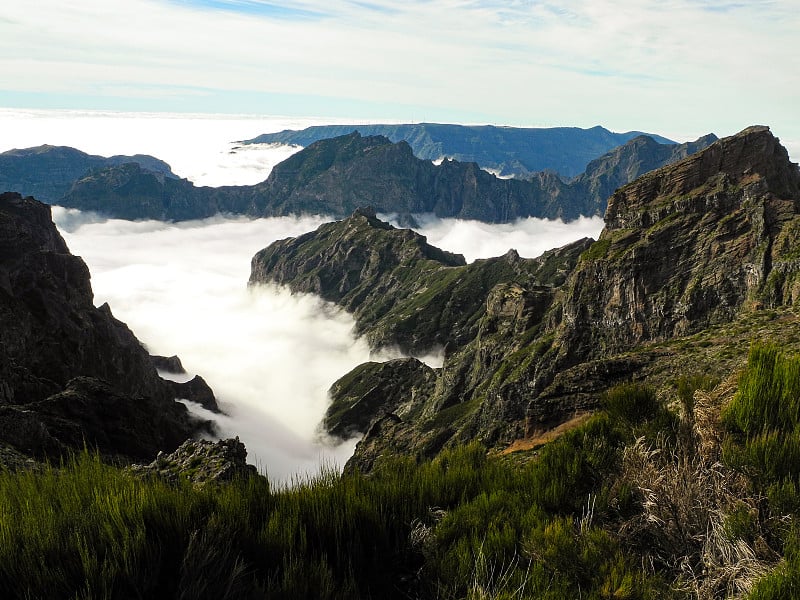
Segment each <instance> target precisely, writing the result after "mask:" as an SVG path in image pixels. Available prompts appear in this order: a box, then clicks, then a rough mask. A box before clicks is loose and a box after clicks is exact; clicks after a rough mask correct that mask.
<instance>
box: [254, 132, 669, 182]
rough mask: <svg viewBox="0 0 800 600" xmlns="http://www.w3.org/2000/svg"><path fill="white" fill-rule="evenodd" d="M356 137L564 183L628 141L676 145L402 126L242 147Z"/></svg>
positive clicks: (267, 138)
mask: <svg viewBox="0 0 800 600" xmlns="http://www.w3.org/2000/svg"><path fill="white" fill-rule="evenodd" d="M354 131H358V132H359V133H360V134H361V135H363V136H373V135H380V136H383V137H385V138H388V139H389V140H391V141H392V142H401V141H405V142H408V144H409V145H410V146H411V149H412V150H413V151H414V156H416V157H417V158H422V159H425V160H438V159H441V158H445V157H446V158H452V159H455V160H457V161H459V162H475V163H478V164H479V165H480V166H481V167H482V168H484V169H489V170H491V171H493V172H496V173H497V174H499V175H501V176H515V177H521V178H527V177H529V176H530V175H532V174H534V173H535V172H537V171H556V172H557V173H559V174H560V175H561V176H563V177H566V178H571V177H575V176H576V175H579V174H581V173H583V172H584V171H585V170H586V167H587V165H588V164H589V162H590V161H592V160H594V159H595V158H597V157H598V156H600V155H602V154H605V153H606V152H608V151H610V150H612V149H614V148H616V147H617V146H621V145H622V144H625V143H626V142H629V141H630V140H632V139H634V138H636V137H639V136H641V135H646V136H648V137H651V138H652V139H654V140H655V141H657V142H658V143H660V144H674V143H675V142H673V141H672V140H669V139H667V138H665V137H662V136H660V135H654V134H652V133H644V132H641V131H628V132H626V133H614V132H611V131H609V130H608V129H605V128H603V127H600V126H599V125H598V126H597V127H592V128H591V129H581V128H579V127H546V128H545V127H495V126H494V125H450V124H442V123H416V124H403V125H377V124H374V125H315V126H313V127H307V128H306V129H302V130H299V131H298V130H292V129H286V130H284V131H280V132H278V133H265V134H263V135H259V136H258V137H255V138H253V139H250V140H244V141H242V142H241V143H242V144H288V145H297V146H304V147H305V146H310V145H311V144H313V143H314V142H317V141H319V140H323V139H328V138H333V137H340V136H343V135H348V134H350V133H353V132H354Z"/></svg>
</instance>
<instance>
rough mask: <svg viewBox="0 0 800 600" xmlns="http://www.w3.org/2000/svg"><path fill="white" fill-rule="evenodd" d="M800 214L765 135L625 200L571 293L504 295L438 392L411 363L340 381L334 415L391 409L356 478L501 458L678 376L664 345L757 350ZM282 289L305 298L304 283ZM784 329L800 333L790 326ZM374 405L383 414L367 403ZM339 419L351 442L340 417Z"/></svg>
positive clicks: (529, 288)
mask: <svg viewBox="0 0 800 600" xmlns="http://www.w3.org/2000/svg"><path fill="white" fill-rule="evenodd" d="M799 206H800V171H799V170H798V168H797V165H795V164H794V163H791V162H789V158H788V154H787V153H786V151H785V149H784V148H783V147H782V146H780V143H779V142H778V140H777V139H776V138H775V137H774V136H773V135H772V134H771V132H770V131H769V129H768V128H765V127H754V128H748V129H746V130H744V131H743V132H741V133H739V134H737V135H735V136H730V137H728V138H724V139H722V140H720V141H718V142H716V143H715V144H713V145H711V146H709V147H708V148H707V149H705V150H703V151H701V152H699V153H697V154H694V155H692V156H689V157H688V158H685V159H683V160H681V161H679V162H677V163H674V164H673V165H670V166H667V167H663V168H661V169H659V170H657V171H654V172H652V173H650V174H648V175H645V176H643V177H640V178H639V179H637V180H636V181H634V182H632V183H631V184H628V185H627V186H624V187H622V188H621V189H620V190H618V191H617V192H616V193H615V194H614V195H613V196H612V199H611V200H610V204H609V209H608V211H607V213H606V224H607V225H606V228H605V229H604V231H603V233H602V234H601V235H600V239H599V240H598V241H597V242H594V243H593V244H591V245H589V244H586V245H585V246H584V247H583V248H581V252H580V253H579V254H578V256H576V257H575V259H574V261H573V262H572V265H573V266H572V268H570V269H568V270H567V274H565V276H564V278H563V279H562V282H561V283H560V284H559V285H556V286H551V287H550V288H547V289H545V290H542V289H540V288H538V287H536V286H535V285H531V282H530V281H529V282H525V281H517V277H516V276H511V277H509V276H506V278H505V279H502V278H501V279H499V280H494V281H492V282H491V283H492V285H493V287H492V288H491V290H490V291H489V292H488V295H486V296H485V300H484V302H485V311H483V312H481V313H480V316H479V318H478V319H476V321H475V322H474V328H472V329H470V334H469V335H467V336H465V337H463V338H462V339H460V340H459V341H458V343H456V344H451V345H449V346H446V352H445V359H444V365H443V367H442V368H441V369H438V370H436V371H435V383H433V384H431V383H430V382H429V381H428V379H429V378H430V377H431V374H430V372H428V371H426V370H424V369H423V370H420V369H405V368H400V366H399V365H398V368H394V369H386V368H366V367H364V368H363V369H362V371H360V375H359V376H358V377H352V376H349V375H346V376H344V377H343V378H342V380H340V381H339V382H337V384H334V387H333V388H332V393H333V405H332V406H342V403H343V402H344V403H345V404H348V403H349V404H350V405H356V404H358V403H359V402H360V400H359V399H360V397H361V395H363V394H365V393H367V392H368V391H369V390H370V389H373V388H375V389H382V390H383V396H384V397H385V398H387V399H388V400H387V403H384V404H380V403H379V404H378V408H376V409H374V411H375V412H373V413H372V415H371V416H372V419H371V421H370V422H371V425H370V426H369V427H368V428H367V431H366V436H365V437H364V439H363V440H362V441H361V442H360V444H359V446H358V447H357V450H356V453H355V455H354V458H353V459H352V460H351V462H350V463H348V464H349V465H350V468H359V469H361V470H369V469H370V468H371V465H372V464H373V463H374V460H375V459H376V458H377V457H378V456H380V455H382V454H386V453H389V454H391V453H393V452H410V453H412V454H422V455H424V456H432V455H434V454H436V453H437V452H438V451H439V450H440V449H441V448H444V447H447V446H448V445H453V444H458V443H460V442H464V441H466V440H471V439H476V438H477V439H480V440H481V441H482V442H483V443H484V444H486V445H488V446H489V447H490V448H495V449H502V448H504V447H505V446H507V445H508V444H510V443H511V442H512V441H514V440H515V439H520V438H524V437H526V436H530V435H532V433H533V432H536V431H541V430H542V429H543V428H544V429H547V428H548V427H552V426H555V425H558V424H559V423H560V422H563V421H564V420H566V419H567V418H569V417H570V416H571V415H573V414H574V413H575V411H583V410H591V409H592V408H593V407H596V406H597V402H598V399H599V397H600V395H601V393H602V391H603V390H605V389H608V387H609V386H610V385H612V384H614V383H618V382H620V381H625V380H628V379H630V378H631V377H641V376H642V374H644V373H650V374H653V373H658V372H662V373H663V372H664V369H667V368H668V367H666V365H669V364H672V363H671V361H673V357H672V355H671V354H670V353H669V351H666V352H665V350H664V349H663V348H664V346H663V345H664V344H666V345H667V347H672V346H671V345H672V344H684V343H686V342H685V341H682V340H686V339H687V338H692V336H695V335H699V334H701V333H702V332H704V331H720V330H721V331H725V330H726V328H727V329H731V330H732V331H737V332H738V333H736V336H738V337H735V336H734V337H735V339H736V340H737V341H738V340H741V339H747V338H746V336H747V335H748V332H747V330H746V329H741V328H740V327H739V325H738V323H744V322H747V320H748V319H762V315H764V314H766V313H765V312H764V311H763V310H762V309H763V308H765V307H767V308H770V309H774V310H784V309H785V307H787V306H792V305H793V304H794V303H795V301H796V300H797V299H798V298H800V266H798V262H797V260H796V259H795V258H793V257H794V256H795V254H794V253H796V250H795V249H796V248H797V247H798V244H800V212H799V211H798V207H799ZM342 223H345V222H342ZM338 226H339V227H342V228H344V227H347V224H346V223H345V224H344V225H341V224H339V225H338ZM328 227H329V228H335V227H337V225H329V226H328ZM381 227H382V229H381V231H383V232H384V234H386V233H387V232H388V233H391V231H390V230H388V229H387V228H385V227H383V226H381ZM306 240H307V241H310V240H313V236H307V237H306ZM371 244H372V245H374V244H375V241H374V240H373V241H372V242H371ZM282 249H283V257H282V260H283V264H284V265H285V264H286V263H291V262H292V260H293V257H292V255H291V253H290V252H288V247H286V246H285V245H284V246H282ZM254 264H255V261H254ZM332 264H335V263H332ZM357 272H361V273H365V272H364V271H359V269H357V268H355V269H354V270H353V271H352V273H353V276H355V273H357ZM369 273H371V274H372V275H371V277H373V276H374V271H370V272H369ZM365 274H366V273H365ZM258 276H259V278H263V279H268V278H269V277H270V273H269V272H268V271H266V272H265V271H261V272H259V275H258ZM326 276H327V277H334V278H335V274H333V273H329V274H327V275H326ZM278 279H280V276H279V277H278ZM395 280H396V279H395ZM410 280H411V281H415V282H416V281H417V280H416V279H414V278H413V277H411V278H410ZM356 281H358V279H356ZM282 282H283V283H287V284H289V285H291V278H289V279H288V280H287V279H283V280H282ZM371 282H373V283H374V281H373V279H371V278H366V279H364V280H363V281H360V285H363V286H366V287H369V285H370V283H371ZM419 308H420V309H422V310H424V303H422V305H421V306H420V307H419ZM358 318H359V317H358V315H357V319H358ZM785 318H786V319H790V320H789V321H787V324H789V325H787V326H790V327H792V328H795V329H796V327H797V324H796V319H795V320H793V321H792V320H791V319H792V318H793V317H792V316H791V313H789V314H787V316H786V317H785ZM364 329H365V328H363V327H362V330H364ZM731 335H733V334H731ZM470 336H471V339H470ZM368 339H370V338H368ZM379 339H380V338H379ZM675 340H678V341H677V342H676V341H675ZM372 341H373V343H374V338H372ZM384 341H387V342H388V341H391V337H390V338H389V339H388V340H384ZM726 343H728V344H729V343H730V342H726ZM720 347H725V344H720ZM699 352H700V350H698V353H699ZM704 360H710V359H708V358H706V359H704ZM698 364H701V363H700V361H698ZM723 364H728V362H727V361H721V362H720V364H719V365H714V366H711V365H710V364H708V363H706V367H707V368H709V369H710V370H714V369H718V368H720V367H721V365H723ZM398 369H400V370H398ZM659 370H661V371H659ZM400 372H403V373H404V375H403V376H402V377H400V376H399V375H398V373H400ZM661 377H662V378H663V374H662V375H661ZM390 384H391V385H390ZM398 385H400V386H405V387H404V389H413V390H417V391H416V392H415V394H414V399H413V402H411V403H409V402H408V400H407V399H406V400H402V394H395V393H393V392H392V386H398ZM420 390H423V391H420ZM363 405H364V406H373V407H375V406H376V404H375V403H374V401H369V402H367V401H366V399H365V401H364V402H363ZM330 416H331V415H329V417H330ZM340 416H341V415H339V417H340ZM339 417H337V419H339ZM359 419H360V422H361V423H362V424H363V422H364V416H363V415H360V416H359ZM328 422H329V423H336V425H335V426H336V427H337V428H338V429H339V430H342V429H344V430H346V429H347V423H342V422H341V420H339V421H336V419H331V418H329V419H328Z"/></svg>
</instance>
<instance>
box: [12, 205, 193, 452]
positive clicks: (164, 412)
mask: <svg viewBox="0 0 800 600" xmlns="http://www.w3.org/2000/svg"><path fill="white" fill-rule="evenodd" d="M0 325H1V326H0V409H2V416H1V417H0V422H1V423H2V425H0V431H2V433H0V442H1V441H3V440H5V441H6V442H8V443H10V444H12V445H13V446H16V447H17V448H19V449H22V450H24V451H26V452H31V453H33V454H36V455H48V454H53V453H60V452H62V451H63V450H65V449H67V448H82V447H83V444H84V441H85V442H86V443H87V444H89V445H90V446H96V447H97V448H99V449H100V450H101V452H103V453H106V454H109V455H117V456H120V457H123V458H125V457H136V458H146V457H149V456H154V455H155V453H156V452H158V451H159V450H160V449H172V448H174V447H176V446H177V445H178V444H179V443H180V442H181V441H183V440H184V439H186V438H187V437H190V436H191V435H192V434H194V433H195V432H196V431H197V430H198V427H200V426H201V425H200V424H197V423H193V422H192V421H191V420H190V418H189V416H188V413H187V411H186V409H185V407H184V406H183V405H181V404H179V403H176V402H174V395H173V391H172V389H171V387H170V385H169V384H167V383H166V382H165V381H164V380H162V379H161V378H160V377H159V376H158V374H157V372H156V369H155V367H154V366H153V363H152V361H151V359H150V356H149V355H148V353H147V351H146V350H145V349H144V348H143V347H142V345H141V344H140V343H139V341H138V340H137V339H136V337H135V336H134V335H133V334H132V333H131V331H130V330H129V329H128V327H127V326H126V325H125V324H124V323H122V322H121V321H118V320H117V319H115V318H114V317H113V315H112V314H111V309H110V308H109V307H108V305H105V304H104V305H103V306H101V307H100V308H96V307H95V306H94V304H93V294H92V289H91V284H90V279H89V271H88V269H87V268H86V265H85V263H84V262H83V261H82V260H81V259H80V258H79V257H76V256H73V255H72V254H70V253H69V250H68V249H67V246H66V244H65V243H64V240H63V238H62V237H61V236H60V234H59V233H58V231H57V230H56V228H55V225H53V222H52V220H51V218H50V207H49V206H47V205H45V204H41V203H40V202H37V201H36V200H34V199H33V198H23V197H22V196H20V195H19V194H13V193H7V194H2V195H0ZM23 430H24V431H27V432H29V434H24V435H23V434H20V433H19V432H20V431H23Z"/></svg>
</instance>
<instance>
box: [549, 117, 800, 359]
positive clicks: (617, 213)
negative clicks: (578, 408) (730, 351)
mask: <svg viewBox="0 0 800 600" xmlns="http://www.w3.org/2000/svg"><path fill="white" fill-rule="evenodd" d="M798 200H800V175H798V170H797V166H796V165H793V164H792V163H790V162H789V160H788V155H787V153H786V150H785V149H784V148H783V147H782V146H781V145H780V144H779V142H778V140H777V139H776V138H775V137H773V136H772V134H771V133H770V132H769V129H767V128H766V127H752V128H749V129H747V130H745V131H743V132H742V133H740V134H738V135H736V136H732V137H730V138H726V139H723V140H721V141H720V142H718V143H717V144H714V145H713V146H711V147H710V148H708V149H707V150H705V151H703V152H701V153H699V154H696V155H694V156H692V157H690V158H687V159H686V160H683V161H681V162H679V163H677V164H675V165H673V166H672V167H669V168H666V169H661V170H659V171H655V172H653V173H650V174H648V175H645V176H643V177H641V178H639V179H638V180H637V181H635V182H634V183H632V184H630V185H628V186H625V187H623V188H621V189H620V190H618V191H617V192H615V193H614V194H613V195H612V196H611V198H610V199H609V203H608V210H607V211H606V217H605V221H606V227H605V229H604V231H603V232H602V234H601V236H600V239H599V240H598V242H597V243H596V244H595V245H594V246H592V248H591V249H590V250H589V252H587V256H586V259H585V260H584V261H582V262H581V264H580V265H579V267H578V269H577V270H576V272H575V273H574V274H573V276H572V278H571V281H570V283H569V285H568V287H567V289H566V291H565V295H564V298H565V299H564V303H563V315H564V317H563V318H564V323H565V329H564V331H565V333H564V341H565V344H566V351H567V352H574V353H576V355H577V356H583V355H585V354H587V352H588V353H589V354H599V353H611V352H618V351H620V350H622V349H624V348H626V347H629V346H630V345H632V344H639V343H642V342H644V341H649V340H664V339H669V338H671V337H675V336H680V335H686V334H688V333H692V332H695V331H697V330H699V329H701V328H704V327H707V326H709V325H713V324H716V323H720V322H724V321H728V320H730V319H732V318H733V317H734V316H735V315H736V314H737V313H738V312H739V311H741V310H742V309H743V308H748V307H757V306H760V305H770V306H775V305H780V304H783V303H789V304H793V303H794V301H795V299H796V298H797V297H798V293H800V289H798V287H797V271H798V264H797V262H796V260H795V254H796V253H797V248H798V242H800V239H799V238H798V237H797V232H798V227H799V226H800V220H798V212H797V208H798V207H797V203H798ZM589 348H591V351H588V350H587V349H589Z"/></svg>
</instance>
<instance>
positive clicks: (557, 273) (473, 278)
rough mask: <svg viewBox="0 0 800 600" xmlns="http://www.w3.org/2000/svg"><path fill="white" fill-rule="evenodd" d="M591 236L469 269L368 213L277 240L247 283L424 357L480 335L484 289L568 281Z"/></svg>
mask: <svg viewBox="0 0 800 600" xmlns="http://www.w3.org/2000/svg"><path fill="white" fill-rule="evenodd" d="M589 243H590V240H582V241H581V242H578V243H576V244H572V245H571V246H568V247H567V249H566V250H564V251H562V252H548V253H546V254H545V255H543V256H542V257H539V258H536V259H523V258H520V257H519V255H518V254H517V253H516V252H515V251H513V250H512V251H509V252H508V253H507V254H506V255H505V256H501V257H498V258H493V259H488V260H478V261H475V262H474V263H472V264H470V265H467V264H465V262H464V257H463V256H461V255H455V254H451V253H449V252H445V251H443V250H439V249H438V248H434V247H433V246H430V245H429V244H428V243H427V241H426V240H425V237H424V236H421V235H419V234H418V233H415V232H414V231H412V230H410V229H395V228H394V227H392V226H391V225H389V224H388V223H384V222H383V221H381V220H379V219H377V218H376V216H375V213H374V211H372V210H371V209H359V210H357V211H356V212H355V213H354V214H353V215H352V216H351V217H349V218H347V219H344V220H343V221H339V222H335V223H327V224H325V225H322V226H320V228H319V229H317V230H316V231H313V232H310V233H307V234H305V235H302V236H300V237H297V238H289V239H285V240H280V241H278V242H275V243H273V244H272V245H270V246H269V247H268V248H265V249H264V250H261V251H260V252H258V253H257V254H256V255H255V256H254V257H253V260H252V265H251V274H250V285H255V284H259V283H278V284H282V285H288V286H289V287H290V289H292V291H295V292H305V293H313V294H317V295H319V296H321V297H322V298H324V299H325V300H329V301H331V302H335V303H337V304H339V305H340V306H342V307H344V308H345V309H347V310H348V311H350V312H352V313H353V315H354V316H355V318H356V330H357V332H358V333H359V334H361V335H366V336H367V339H369V341H370V343H371V344H372V346H373V347H381V346H390V345H391V346H395V345H396V346H399V347H400V348H401V349H403V350H405V351H407V352H414V353H424V352H425V351H427V350H430V349H431V348H432V347H435V346H446V345H450V346H460V345H463V344H464V343H466V342H468V341H469V340H471V339H472V338H474V337H475V334H476V332H477V324H478V322H479V321H480V319H481V317H482V315H483V314H484V313H485V310H486V295H487V294H488V293H489V291H490V290H491V289H492V288H493V287H494V286H495V285H497V284H498V283H505V282H510V281H517V282H519V283H520V284H521V285H526V286H545V285H549V286H552V285H554V284H558V283H560V282H562V281H563V280H564V277H565V276H566V273H567V272H569V270H570V269H571V267H572V265H573V264H574V261H575V260H577V257H578V255H579V254H580V253H581V252H582V251H583V250H585V249H586V248H587V247H588V245H589Z"/></svg>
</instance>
